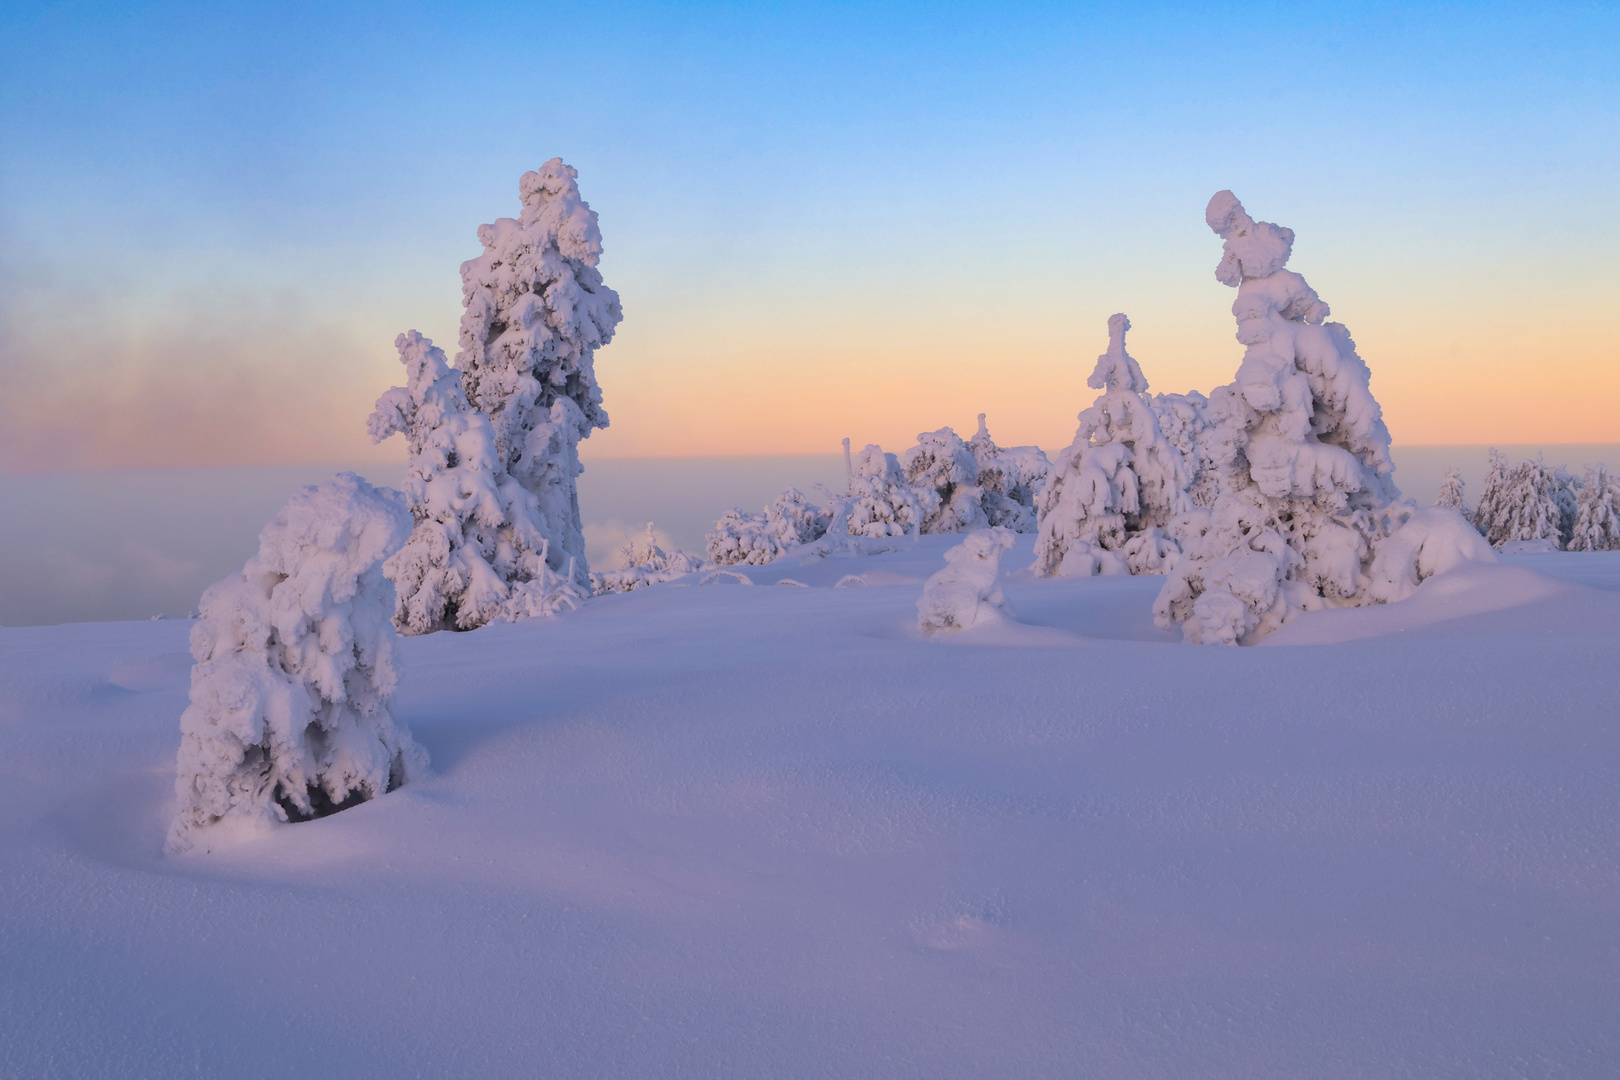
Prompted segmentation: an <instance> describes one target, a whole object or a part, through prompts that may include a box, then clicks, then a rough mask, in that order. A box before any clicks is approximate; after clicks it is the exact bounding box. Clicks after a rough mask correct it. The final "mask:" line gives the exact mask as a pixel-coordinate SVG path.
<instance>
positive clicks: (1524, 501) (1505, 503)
mask: <svg viewBox="0 0 1620 1080" xmlns="http://www.w3.org/2000/svg"><path fill="white" fill-rule="evenodd" d="M1559 487H1560V483H1559V478H1558V476H1557V474H1556V473H1555V472H1554V471H1553V470H1552V469H1549V468H1547V467H1546V466H1545V465H1543V464H1542V463H1541V462H1539V461H1521V462H1519V463H1518V464H1517V465H1509V464H1508V463H1507V459H1506V458H1504V457H1503V455H1502V454H1500V453H1498V452H1497V451H1496V450H1495V449H1494V448H1493V449H1492V450H1491V464H1490V468H1489V469H1488V470H1487V471H1486V474H1485V484H1484V487H1483V488H1482V489H1481V491H1480V493H1479V505H1478V506H1477V507H1475V508H1474V524H1475V525H1477V526H1478V527H1479V531H1480V532H1481V533H1483V534H1484V535H1485V539H1486V540H1489V541H1490V543H1491V546H1492V547H1497V548H1500V547H1502V546H1503V545H1504V544H1510V543H1515V542H1518V543H1524V542H1534V541H1544V542H1546V543H1549V544H1551V545H1553V546H1554V547H1560V546H1562V541H1563V539H1564V537H1563V524H1564V519H1565V517H1566V507H1565V506H1564V505H1562V502H1563V500H1561V499H1560V494H1559ZM1569 509H1571V510H1572V509H1573V507H1569ZM1568 516H1569V517H1570V518H1571V520H1570V527H1571V531H1573V527H1574V521H1573V517H1574V515H1573V514H1569V515H1568Z"/></svg>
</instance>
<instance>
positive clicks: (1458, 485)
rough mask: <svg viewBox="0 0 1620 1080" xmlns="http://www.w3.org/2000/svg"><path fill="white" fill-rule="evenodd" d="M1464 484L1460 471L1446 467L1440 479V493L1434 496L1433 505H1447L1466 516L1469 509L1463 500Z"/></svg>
mask: <svg viewBox="0 0 1620 1080" xmlns="http://www.w3.org/2000/svg"><path fill="white" fill-rule="evenodd" d="M1465 486H1466V485H1465V484H1464V483H1463V478H1462V473H1461V472H1459V471H1457V470H1456V469H1453V468H1447V469H1446V474H1445V476H1443V477H1442V478H1441V480H1440V494H1438V495H1436V496H1435V497H1434V505H1436V506H1445V507H1449V508H1450V509H1452V510H1455V511H1457V512H1458V513H1459V514H1462V515H1463V516H1464V517H1468V516H1469V511H1468V509H1467V506H1466V504H1465V503H1464V501H1463V488H1464V487H1465Z"/></svg>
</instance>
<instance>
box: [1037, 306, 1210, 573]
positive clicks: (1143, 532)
mask: <svg viewBox="0 0 1620 1080" xmlns="http://www.w3.org/2000/svg"><path fill="white" fill-rule="evenodd" d="M1130 325H1131V322H1130V320H1129V319H1127V318H1126V317H1125V316H1124V315H1115V316H1113V317H1111V318H1110V319H1109V320H1108V351H1107V352H1105V353H1103V354H1102V355H1101V356H1099V357H1098V358H1097V366H1096V369H1095V370H1094V371H1093V372H1092V374H1091V377H1090V379H1088V380H1087V382H1088V384H1089V385H1090V386H1092V387H1093V388H1094V389H1098V390H1101V391H1102V395H1101V396H1100V397H1098V398H1097V400H1096V402H1095V403H1094V404H1093V405H1092V406H1091V407H1090V408H1089V409H1086V410H1085V411H1084V412H1082V413H1081V414H1080V417H1079V419H1080V426H1079V428H1078V429H1077V430H1076V431H1075V435H1074V442H1072V443H1070V444H1069V447H1068V448H1067V449H1066V450H1064V451H1063V452H1062V453H1060V454H1059V455H1058V458H1057V461H1056V462H1055V463H1054V465H1053V467H1052V472H1051V474H1050V475H1049V476H1048V477H1047V481H1046V486H1045V487H1044V488H1043V489H1042V490H1041V494H1040V498H1039V499H1038V500H1037V501H1036V504H1035V508H1036V512H1037V513H1038V515H1039V520H1040V525H1039V529H1038V532H1037V537H1036V540H1035V572H1036V573H1037V574H1039V575H1041V576H1042V577H1050V576H1052V575H1054V574H1059V573H1062V574H1066V575H1074V574H1080V575H1082V576H1083V575H1085V574H1089V573H1092V572H1094V571H1095V570H1096V569H1097V568H1098V564H1099V560H1100V561H1102V562H1103V563H1104V564H1105V565H1109V566H1113V567H1115V568H1118V567H1121V566H1122V567H1123V568H1125V569H1128V570H1129V572H1131V573H1137V574H1143V573H1163V572H1164V570H1165V569H1166V568H1167V567H1168V566H1169V565H1170V564H1172V563H1173V562H1174V561H1175V550H1176V549H1175V546H1174V542H1173V541H1172V540H1170V539H1169V537H1168V535H1167V534H1166V533H1165V532H1164V529H1165V528H1166V527H1167V526H1168V525H1169V524H1170V521H1171V519H1172V518H1175V517H1176V516H1178V515H1180V514H1184V513H1186V512H1187V511H1189V510H1191V509H1192V502H1191V501H1190V500H1189V498H1188V496H1187V486H1188V482H1189V476H1188V470H1187V465H1186V462H1185V461H1184V460H1183V459H1182V456H1181V454H1180V452H1179V451H1177V450H1176V448H1175V447H1174V446H1172V445H1171V444H1170V441H1169V440H1168V439H1166V438H1165V435H1164V432H1163V431H1162V430H1161V429H1160V428H1159V419H1158V416H1157V414H1156V413H1155V412H1154V410H1153V407H1152V405H1151V404H1150V399H1148V398H1147V397H1146V394H1147V387H1148V383H1147V379H1146V378H1144V377H1143V375H1142V368H1141V367H1140V365H1138V364H1137V362H1136V360H1135V359H1134V358H1133V357H1132V356H1131V355H1130V354H1129V353H1127V352H1126V351H1125V331H1127V330H1128V329H1130ZM1071 553H1072V558H1071ZM1104 553H1106V554H1104Z"/></svg>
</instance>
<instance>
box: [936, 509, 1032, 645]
mask: <svg viewBox="0 0 1620 1080" xmlns="http://www.w3.org/2000/svg"><path fill="white" fill-rule="evenodd" d="M1012 545H1013V533H1012V530H1010V529H1001V528H994V529H980V530H979V531H978V532H973V533H969V534H968V536H967V539H965V540H963V541H962V542H961V543H960V544H958V545H956V546H955V547H953V548H951V549H950V550H949V551H947V552H946V553H945V568H944V569H943V570H940V571H939V572H938V573H936V574H934V576H932V577H930V578H929V579H928V581H927V582H926V583H925V584H924V585H923V593H922V599H920V600H918V601H917V625H918V626H919V627H921V628H922V632H923V633H925V634H941V633H950V632H953V631H956V630H966V629H968V628H969V627H971V626H974V625H977V624H979V623H981V622H992V621H995V620H997V619H1000V618H1002V617H1004V616H1010V615H1011V614H1012V611H1011V609H1010V608H1008V606H1007V600H1006V598H1005V597H1004V596H1002V594H1001V553H1002V552H1004V551H1006V550H1007V549H1008V548H1010V547H1012Z"/></svg>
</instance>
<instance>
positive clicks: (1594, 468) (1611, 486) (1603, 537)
mask: <svg viewBox="0 0 1620 1080" xmlns="http://www.w3.org/2000/svg"><path fill="white" fill-rule="evenodd" d="M1570 534H1571V535H1570V539H1569V544H1568V545H1567V546H1568V549H1569V550H1570V551H1614V550H1616V549H1620V487H1617V486H1616V484H1615V479H1614V477H1613V476H1612V475H1610V473H1609V470H1608V468H1607V467H1606V466H1604V465H1602V464H1597V465H1588V466H1587V467H1586V476H1585V478H1584V479H1583V480H1582V482H1581V486H1580V491H1579V493H1578V496H1577V499H1576V503H1575V524H1574V526H1573V527H1572V528H1571V530H1570Z"/></svg>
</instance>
